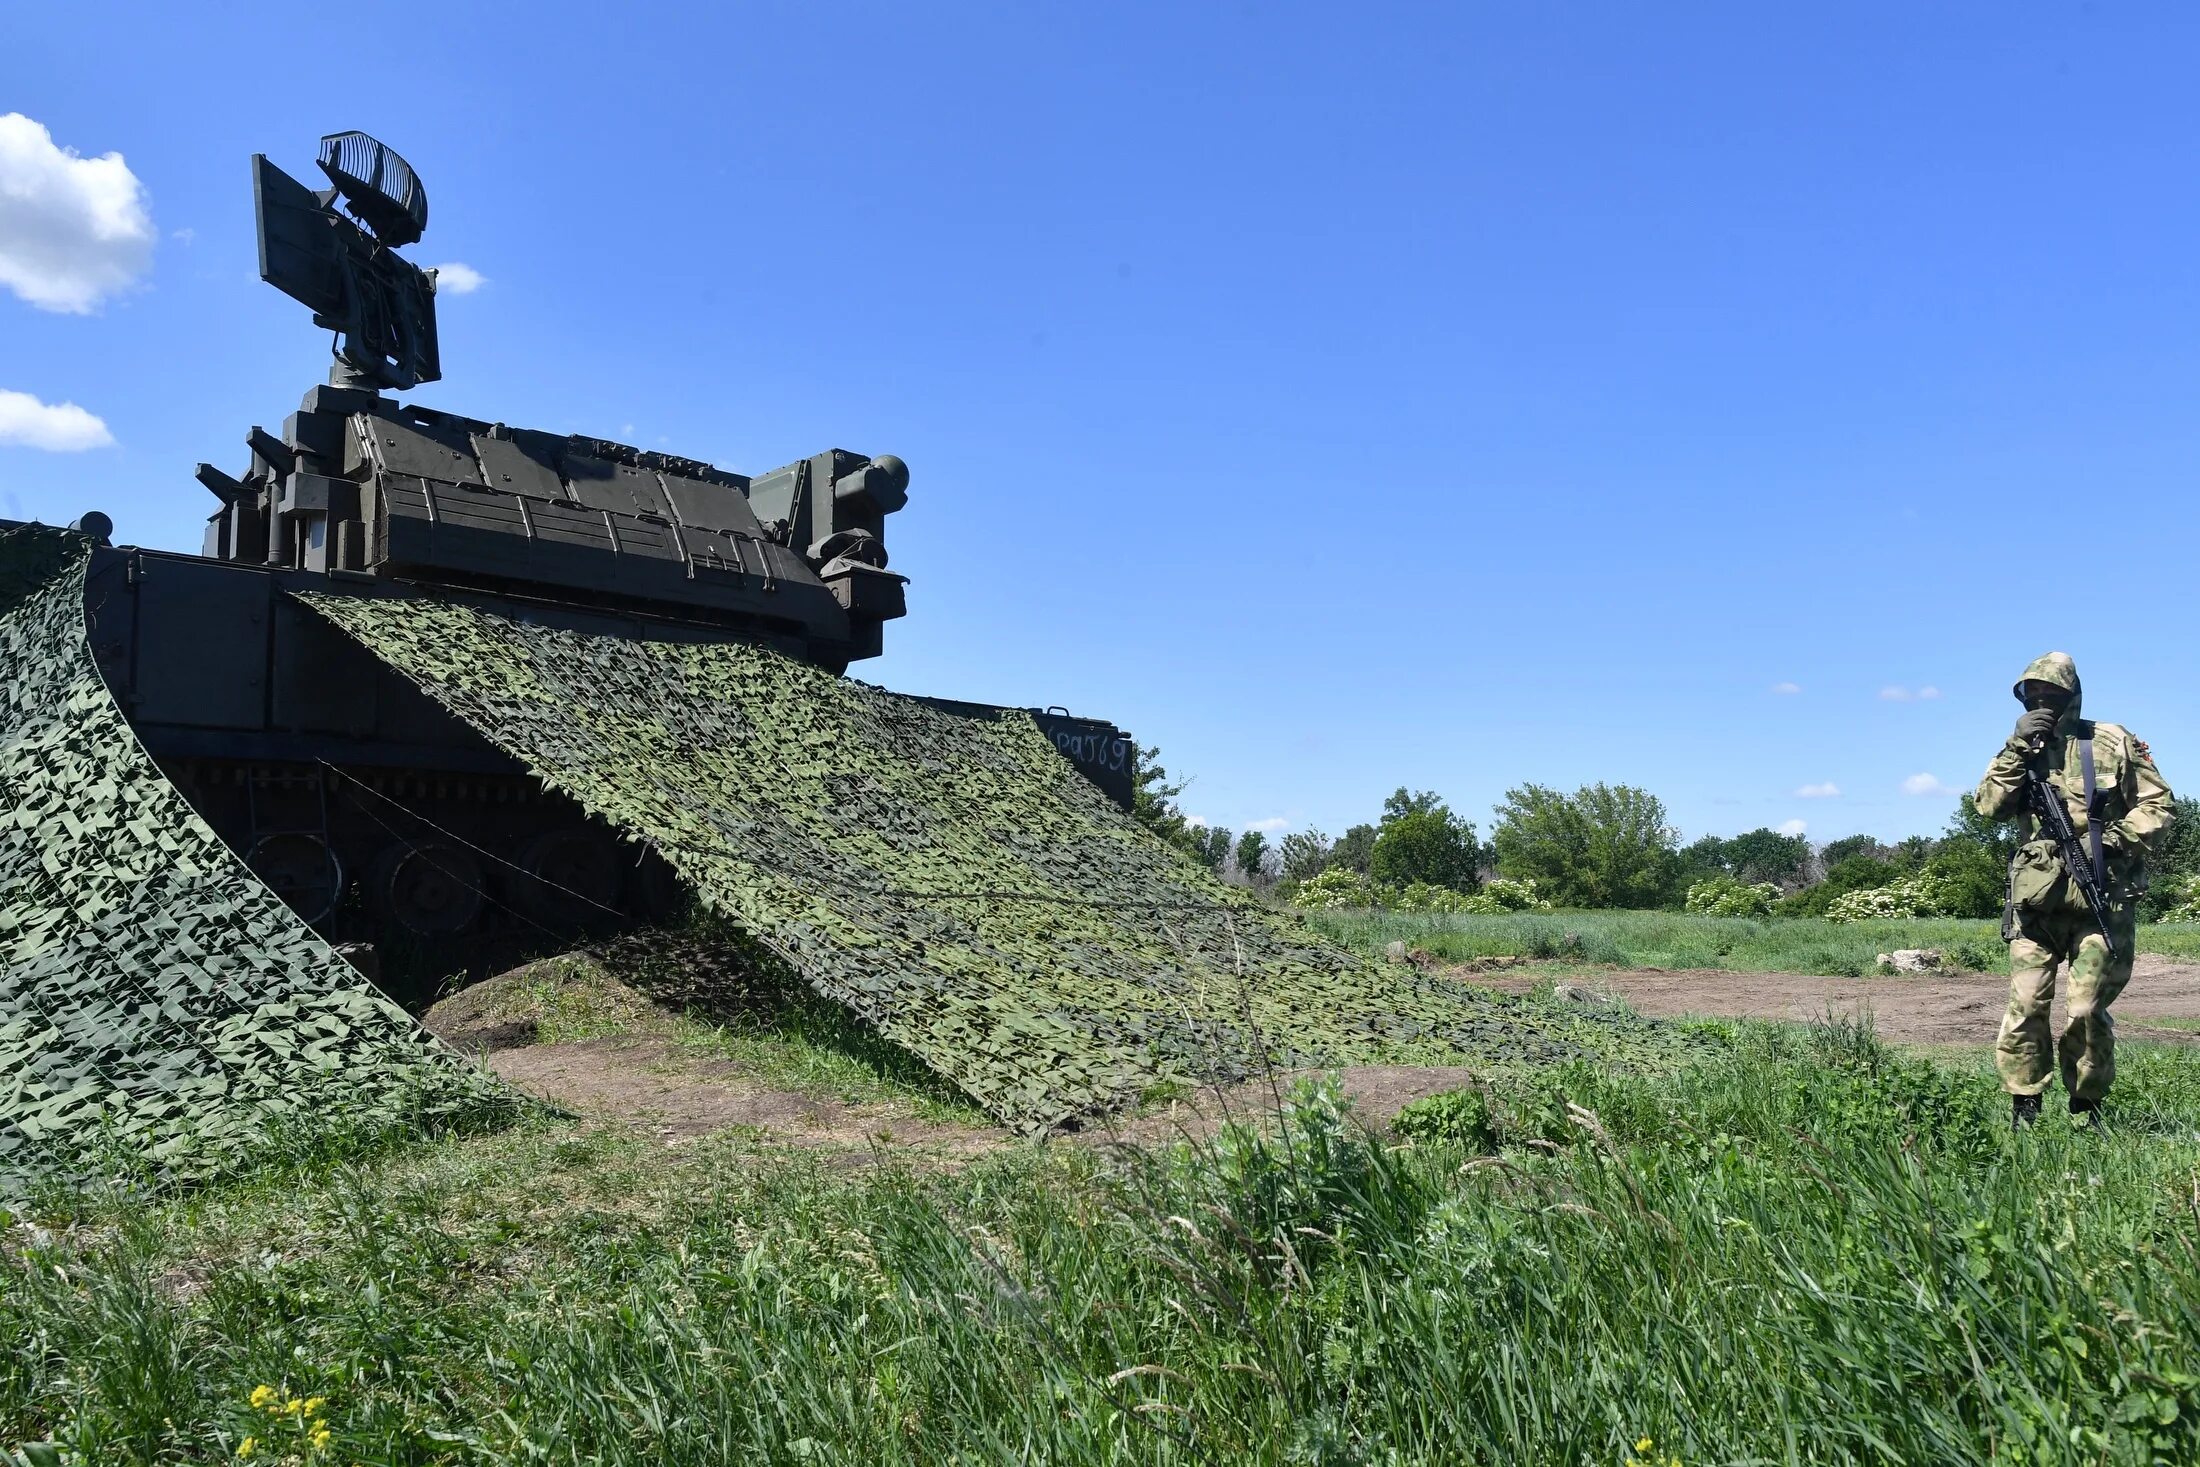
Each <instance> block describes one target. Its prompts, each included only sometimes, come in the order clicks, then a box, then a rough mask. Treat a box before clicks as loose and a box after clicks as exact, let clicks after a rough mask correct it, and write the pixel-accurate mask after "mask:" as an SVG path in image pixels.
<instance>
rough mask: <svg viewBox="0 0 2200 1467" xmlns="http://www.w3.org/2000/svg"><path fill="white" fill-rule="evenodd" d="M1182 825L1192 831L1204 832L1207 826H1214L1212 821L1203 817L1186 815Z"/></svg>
mask: <svg viewBox="0 0 2200 1467" xmlns="http://www.w3.org/2000/svg"><path fill="white" fill-rule="evenodd" d="M1184 823H1185V824H1186V825H1189V826H1191V827H1192V828H1193V829H1194V830H1205V829H1206V828H1207V827H1208V826H1210V825H1212V824H1214V822H1213V821H1212V820H1209V819H1208V818H1207V817H1206V816H1204V815H1187V816H1185V817H1184Z"/></svg>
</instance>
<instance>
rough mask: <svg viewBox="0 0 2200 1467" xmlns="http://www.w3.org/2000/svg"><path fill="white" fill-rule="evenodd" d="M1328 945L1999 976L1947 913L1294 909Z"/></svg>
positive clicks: (2191, 948) (2170, 945)
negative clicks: (1944, 963)
mask: <svg viewBox="0 0 2200 1467" xmlns="http://www.w3.org/2000/svg"><path fill="white" fill-rule="evenodd" d="M1302 915H1303V916H1304V917H1305V919H1306V920H1307V922H1308V923H1310V924H1311V925H1312V926H1313V927H1315V928H1316V929H1317V930H1319V931H1320V932H1322V933H1324V934H1326V935H1327V936H1328V937H1330V938H1331V939H1332V940H1334V941H1336V942H1340V943H1342V944H1344V945H1345V946H1346V947H1349V948H1352V949H1353V950H1355V951H1357V952H1363V953H1368V954H1380V953H1381V952H1382V950H1383V949H1384V948H1385V947H1386V946H1387V945H1389V944H1390V943H1392V942H1403V943H1405V944H1406V945H1407V946H1408V947H1418V948H1421V949H1423V950H1425V951H1427V952H1430V953H1433V954H1435V955H1436V956H1437V957H1439V958H1443V959H1445V960H1446V961H1449V962H1466V961H1469V960H1470V959H1474V958H1491V957H1524V958H1535V959H1543V960H1549V961H1557V962H1572V963H1579V964H1583V965H1592V964H1615V965H1618V966H1622V967H1631V968H1641V967H1649V968H1727V969H1732V970H1735V971H1737V972H1763V973H1817V974H1825V975H1828V976H1834V977H1851V978H1853V977H1861V976H1863V975H1865V974H1868V973H1871V972H1872V971H1874V968H1875V965H1876V959H1877V958H1878V955H1879V954H1881V953H1884V952H1892V951H1894V950H1895V949H1897V948H1927V947H1933V948H1939V949H1940V950H1941V951H1942V952H1944V953H1946V954H1947V955H1948V958H1949V960H1950V961H1951V962H1952V963H1954V964H1956V965H1957V966H1960V967H1964V968H1969V969H1971V970H1973V971H1977V972H1990V973H2006V972H2008V971H2009V954H2008V949H2007V948H2006V947H2005V946H2004V945H2003V944H2002V941H2001V928H2000V924H1999V923H1996V922H1990V921H1971V920H1968V919H1964V918H1954V917H1920V918H1912V919H1899V920H1886V921H1864V922H1829V921H1826V920H1824V919H1823V918H1817V917H1768V918H1763V919H1755V918H1737V917H1703V916H1695V915H1692V914H1688V913H1681V912H1555V913H1553V912H1508V913H1504V914H1502V915H1489V916H1481V915H1475V914H1472V913H1455V914H1448V915H1447V914H1432V913H1421V914H1413V913H1400V912H1382V911H1313V912H1306V913H1303V914H1302ZM2139 951H2140V952H2142V953H2160V954H2163V955H2165V956H2168V957H2173V958H2179V959H2185V960H2191V961H2200V924H2191V923H2184V924H2169V925H2164V924H2147V925H2143V926H2141V927H2140V929H2139Z"/></svg>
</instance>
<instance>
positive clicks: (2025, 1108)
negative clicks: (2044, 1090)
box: [2009, 1095, 2040, 1131]
mask: <svg viewBox="0 0 2200 1467" xmlns="http://www.w3.org/2000/svg"><path fill="white" fill-rule="evenodd" d="M2039 1118H2040V1098H2039V1097H2038V1096H2037V1095H2012V1096H2010V1097H2009V1124H2010V1126H2011V1127H2012V1128H2013V1129H2015V1130H2019V1131H2021V1130H2023V1129H2024V1128H2025V1127H2026V1126H2029V1125H2031V1124H2032V1123H2033V1122H2034V1121H2036V1120H2038V1119H2039Z"/></svg>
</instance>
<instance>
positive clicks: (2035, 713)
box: [2009, 708, 2057, 749]
mask: <svg viewBox="0 0 2200 1467" xmlns="http://www.w3.org/2000/svg"><path fill="white" fill-rule="evenodd" d="M2056 717H2057V715H2056V713H2055V710H2054V709H2052V708H2027V709H2025V710H2024V716H2023V717H2022V718H2019V719H2018V720H2017V731H2016V732H2015V733H2013V734H2011V735H2010V736H2009V744H2010V747H2011V748H2016V749H2029V748H2031V747H2032V741H2033V740H2034V739H2044V738H2046V737H2047V736H2048V735H2049V734H2052V733H2053V732H2054V731H2055V719H2056Z"/></svg>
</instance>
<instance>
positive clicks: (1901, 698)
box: [1879, 684, 1916, 703]
mask: <svg viewBox="0 0 2200 1467" xmlns="http://www.w3.org/2000/svg"><path fill="white" fill-rule="evenodd" d="M1879 696H1880V697H1881V698H1883V699H1885V700H1886V701H1887V702H1889V703H1907V702H1909V701H1910V699H1911V698H1913V697H1915V696H1916V695H1915V694H1913V693H1912V692H1911V691H1910V690H1909V689H1908V688H1902V687H1896V686H1894V685H1893V684H1889V685H1888V686H1886V687H1884V688H1881V689H1880V690H1879Z"/></svg>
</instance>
